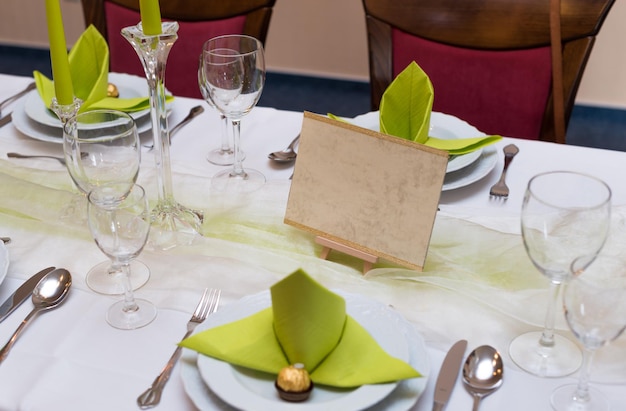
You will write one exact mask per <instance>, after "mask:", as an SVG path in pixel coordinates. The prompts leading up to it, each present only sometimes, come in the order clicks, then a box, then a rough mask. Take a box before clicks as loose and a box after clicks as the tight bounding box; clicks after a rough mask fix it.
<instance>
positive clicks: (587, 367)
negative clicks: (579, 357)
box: [574, 348, 594, 403]
mask: <svg viewBox="0 0 626 411" xmlns="http://www.w3.org/2000/svg"><path fill="white" fill-rule="evenodd" d="M593 353H594V351H592V350H589V349H588V348H585V349H584V350H583V365H582V366H581V368H580V378H579V379H578V386H577V387H576V393H574V401H575V402H577V403H587V402H589V375H590V374H591V363H592V362H593Z"/></svg>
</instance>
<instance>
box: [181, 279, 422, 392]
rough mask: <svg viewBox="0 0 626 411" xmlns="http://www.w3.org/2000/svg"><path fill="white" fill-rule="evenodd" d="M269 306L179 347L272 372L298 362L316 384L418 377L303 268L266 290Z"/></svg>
mask: <svg viewBox="0 0 626 411" xmlns="http://www.w3.org/2000/svg"><path fill="white" fill-rule="evenodd" d="M270 291H271V298H272V307H271V308H267V309H265V310H262V311H260V312H258V313H256V314H253V315H251V316H249V317H246V318H243V319H241V320H239V321H235V322H232V323H229V324H224V325H221V326H218V327H215V328H211V329H209V330H206V331H203V332H200V333H198V334H195V335H193V336H191V337H189V338H187V339H185V340H183V341H182V342H181V343H180V345H181V346H183V347H186V348H190V349H192V350H194V351H197V352H199V353H201V354H204V355H208V356H210V357H214V358H217V359H219V360H223V361H226V362H228V363H230V364H233V365H237V366H241V367H245V368H250V369H254V370H258V371H263V372H267V373H271V374H278V372H279V371H280V370H281V369H282V368H283V367H286V366H288V365H290V364H295V363H302V364H304V365H305V368H306V369H307V370H308V371H309V373H310V375H311V379H312V380H313V381H314V382H315V383H316V384H322V385H328V386H334V387H343V388H348V387H358V386H361V385H364V384H376V383H387V382H392V381H398V380H402V379H407V378H416V377H420V376H421V375H420V374H419V372H417V371H416V370H414V369H413V368H412V367H411V366H410V365H408V364H407V363H405V362H404V361H402V360H400V359H397V358H395V357H392V356H390V355H389V354H387V353H386V352H385V351H384V350H383V349H382V348H381V347H380V346H379V345H378V343H377V342H376V341H375V340H374V338H373V337H372V336H371V335H370V334H369V333H368V332H367V331H366V330H365V329H364V328H363V327H362V326H361V325H360V324H359V323H358V322H357V321H356V320H354V319H353V318H352V317H350V316H349V315H347V314H346V307H345V300H344V299H343V298H342V297H341V296H339V295H337V294H335V293H333V292H331V291H329V290H328V289H326V288H324V287H323V286H322V285H320V284H319V283H317V282H316V281H315V280H313V279H312V278H311V277H310V276H309V275H308V274H307V273H305V272H304V271H302V270H298V271H295V272H294V273H292V274H290V275H289V276H287V277H285V278H284V279H283V280H281V281H279V282H278V283H276V284H275V285H273V286H272V287H271V289H270Z"/></svg>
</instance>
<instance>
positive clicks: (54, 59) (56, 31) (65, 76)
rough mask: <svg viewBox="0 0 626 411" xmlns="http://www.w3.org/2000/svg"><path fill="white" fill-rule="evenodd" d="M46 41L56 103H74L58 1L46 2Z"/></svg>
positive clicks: (48, 0)
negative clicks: (47, 41) (48, 47)
mask: <svg viewBox="0 0 626 411" xmlns="http://www.w3.org/2000/svg"><path fill="white" fill-rule="evenodd" d="M46 19H47V22H48V40H49V42H50V62H51V64H52V78H53V80H54V92H55V94H56V98H57V103H58V104H60V105H63V106H66V105H69V104H72V103H73V102H74V87H73V86H72V75H71V74H70V63H69V61H68V59H67V45H66V43H65V31H64V30H63V18H62V16H61V5H60V4H59V0H46Z"/></svg>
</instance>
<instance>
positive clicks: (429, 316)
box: [0, 75, 626, 411]
mask: <svg viewBox="0 0 626 411" xmlns="http://www.w3.org/2000/svg"><path fill="white" fill-rule="evenodd" d="M29 81H30V80H29V79H27V78H22V77H14V76H7V75H0V100H2V99H3V98H5V97H7V96H9V95H11V94H13V93H15V92H17V91H19V90H20V89H21V88H23V87H24V86H26V84H27V83H28V82H29ZM197 104H204V105H205V108H206V112H205V113H204V114H203V115H201V116H200V117H199V118H198V119H196V120H194V121H193V122H192V123H190V124H189V125H187V126H186V127H185V128H183V129H182V130H181V131H180V132H179V133H178V134H177V135H176V136H175V137H174V138H173V140H172V148H171V156H172V170H173V180H174V191H175V196H176V198H177V199H178V200H179V201H180V202H181V203H183V204H185V205H189V206H193V207H198V208H202V209H204V210H205V212H206V214H207V216H206V217H207V222H206V223H205V224H206V227H207V230H208V235H206V236H205V237H202V238H199V239H197V241H195V242H194V243H193V244H192V245H189V246H184V247H177V248H175V249H172V250H169V251H166V252H157V251H153V250H146V251H145V252H144V253H142V255H141V256H140V259H141V260H142V261H144V262H145V263H146V264H148V265H149V266H150V269H151V274H152V276H151V279H150V281H149V283H148V284H147V285H146V286H145V287H143V288H141V289H140V290H138V291H137V296H141V297H144V298H147V299H150V300H151V301H153V302H154V303H155V304H156V305H157V306H158V308H159V313H158V316H157V319H156V320H155V321H154V322H153V323H152V324H150V325H149V326H147V327H145V328H142V329H139V330H134V331H120V330H116V329H113V328H111V327H109V326H108V325H107V324H106V322H105V320H104V312H105V310H106V309H107V307H108V306H109V305H110V304H111V303H112V302H114V301H115V300H116V299H117V297H110V296H103V295H97V294H95V293H93V292H92V291H90V290H89V289H88V288H87V287H86V285H85V283H84V275H85V273H86V272H87V271H88V270H89V268H91V267H92V266H93V265H95V264H96V263H99V262H100V261H102V260H104V256H103V254H102V253H101V252H100V251H99V250H98V249H97V247H96V246H95V244H94V243H93V240H92V239H91V237H90V235H89V232H88V230H87V228H86V226H85V225H84V224H81V223H80V222H77V221H75V222H61V221H55V218H54V215H55V214H54V213H55V212H56V210H54V209H51V208H49V207H47V206H43V205H42V204H45V203H46V201H48V200H50V203H51V204H56V203H59V202H63V201H67V200H68V199H69V198H71V197H72V194H71V182H70V180H69V176H68V175H67V171H65V170H64V169H63V168H62V167H61V166H60V165H59V164H56V163H55V162H53V161H50V160H16V159H6V153H7V152H9V151H17V152H21V153H29V154H35V153H37V154H54V155H61V146H60V145H59V144H54V143H48V142H41V141H37V140H34V139H32V138H30V137H28V136H25V135H23V134H21V133H19V132H18V131H17V130H16V129H15V127H14V126H13V125H12V124H9V125H7V126H5V127H3V128H0V144H1V147H2V149H1V150H0V175H2V176H3V182H4V183H3V184H4V185H5V186H4V187H3V188H0V235H1V236H10V237H11V238H12V239H13V241H12V243H11V244H9V245H8V246H7V248H8V250H9V253H10V266H9V270H8V273H7V276H6V278H5V279H4V281H3V282H2V283H1V284H0V301H4V299H5V298H6V297H7V296H8V295H10V293H11V292H13V291H14V290H15V289H16V288H17V287H18V286H19V285H20V284H21V283H22V282H23V281H24V280H25V279H26V278H28V277H29V276H30V275H32V274H34V273H35V272H37V271H39V270H40V269H41V268H43V267H46V266H58V267H65V268H67V269H69V270H70V272H71V273H72V275H73V278H74V285H73V287H72V291H71V294H70V297H69V298H68V300H67V301H66V302H65V303H64V304H63V305H62V306H61V307H60V308H59V309H57V310H54V311H51V312H49V313H46V314H43V315H41V317H39V318H37V319H36V320H35V321H34V322H33V323H32V324H31V325H30V326H29V328H28V329H27V330H26V331H25V333H24V334H23V335H22V336H21V338H20V339H19V341H18V342H17V344H16V345H15V347H14V348H13V350H12V351H11V353H10V355H9V357H8V358H7V359H6V360H5V361H4V362H3V363H2V364H0V410H11V411H14V410H64V411H66V410H87V409H88V410H107V411H108V410H134V409H137V406H136V404H135V400H136V397H137V396H138V395H139V394H140V393H141V392H142V391H144V390H145V389H146V388H147V387H148V386H149V384H150V383H151V382H152V380H153V379H154V377H155V376H156V375H157V374H158V373H159V371H160V369H161V367H162V366H163V365H164V364H165V362H166V361H167V359H168V358H169V356H170V354H171V352H172V350H173V349H174V348H175V344H176V343H177V342H178V341H179V340H180V338H181V337H182V335H183V334H184V331H185V324H186V322H187V320H188V319H189V316H190V313H191V312H192V311H193V308H194V307H195V305H196V303H197V300H198V298H199V296H200V294H201V291H202V289H203V288H204V287H219V288H221V289H222V290H223V299H222V307H227V306H228V304H230V303H232V302H233V301H236V300H238V299H240V298H241V297H243V296H246V295H250V294H255V293H257V292H260V291H263V290H266V289H267V288H268V287H269V286H270V285H272V284H273V283H274V282H276V281H277V280H279V279H280V278H282V277H284V276H285V275H287V274H289V273H290V272H291V271H293V270H294V269H296V268H298V267H303V268H305V269H306V270H307V271H308V272H310V273H312V274H313V275H314V276H315V278H316V279H318V280H319V281H320V282H322V283H323V284H324V285H326V286H328V287H331V288H338V289H343V290H345V291H347V292H351V293H360V294H363V295H366V296H368V297H370V298H373V299H376V300H379V301H382V302H384V303H386V304H389V305H392V306H393V307H394V308H395V309H396V310H398V311H399V312H401V313H402V315H403V316H405V317H406V318H407V319H408V320H409V321H411V322H412V323H413V324H414V325H415V326H416V327H417V329H418V331H419V332H420V333H421V334H422V336H423V337H424V339H425V340H426V343H427V346H428V354H429V358H430V364H431V367H430V370H429V382H428V387H427V388H426V391H425V392H424V394H423V395H422V396H421V397H420V399H419V401H418V402H417V404H416V405H415V407H414V408H413V409H414V410H419V411H424V410H430V409H431V407H432V397H433V390H434V382H435V380H436V376H437V374H438V372H439V366H440V365H441V362H442V360H443V357H444V355H445V351H446V350H447V349H448V348H449V347H450V346H451V345H452V343H454V342H455V341H456V340H458V339H467V340H468V342H469V346H468V347H469V348H468V353H469V349H471V348H473V347H476V346H478V345H482V344H492V345H494V346H495V347H496V348H498V349H499V350H500V351H501V352H502V354H503V355H504V359H505V366H506V370H505V383H504V385H503V386H502V388H501V389H500V390H499V391H497V392H496V393H495V394H493V395H491V396H489V397H487V398H486V399H485V400H484V403H483V405H482V408H481V409H483V410H485V411H489V410H548V409H550V406H549V397H550V393H551V391H552V390H553V389H554V388H555V387H558V386H560V385H562V384H563V383H566V382H574V381H576V375H574V376H571V377H567V378H562V379H542V378H538V377H534V376H531V375H529V374H527V373H525V372H522V371H520V370H519V369H517V367H516V366H515V365H514V364H513V362H512V361H511V360H510V359H509V358H508V354H507V346H508V342H509V341H510V340H511V339H512V338H513V337H514V336H516V335H518V334H520V333H522V332H525V331H528V330H531V329H537V328H538V327H540V326H541V323H542V320H543V317H542V313H543V312H544V311H545V298H547V294H546V292H545V291H546V287H547V280H546V279H544V278H542V277H541V275H540V274H539V273H538V272H537V271H536V270H534V269H533V268H532V265H531V264H530V262H528V261H527V260H526V259H520V261H521V263H520V262H510V261H501V260H499V259H498V256H499V255H507V254H506V251H503V250H501V249H499V248H498V246H502V244H491V243H489V241H488V240H489V235H491V234H489V233H492V232H494V233H496V234H495V235H498V236H499V237H498V238H500V239H501V238H504V239H505V240H506V241H507V242H508V244H514V245H515V247H516V248H518V250H517V251H516V253H515V254H514V255H517V256H519V255H520V251H519V250H521V249H522V248H521V247H522V245H521V238H519V234H518V232H519V228H518V219H519V211H520V206H521V201H522V196H523V192H524V187H525V185H526V183H527V181H528V180H529V178H530V177H531V176H533V175H535V174H537V173H538V172H541V171H547V170H554V169H570V170H579V171H584V172H587V173H589V174H593V175H596V176H598V177H600V178H602V179H604V180H605V181H606V182H607V183H608V184H609V185H610V186H611V187H612V189H613V196H614V197H613V199H614V201H613V202H614V204H615V209H616V212H615V217H614V218H615V219H616V224H617V225H616V227H615V230H614V231H615V233H614V234H613V235H614V236H619V233H620V231H621V230H620V228H623V227H622V225H621V221H622V219H621V216H622V214H623V213H622V210H621V208H622V206H623V205H624V204H626V189H625V188H624V187H623V183H622V180H623V177H622V173H621V171H622V170H623V167H624V161H625V160H626V154H625V153H622V152H613V151H607V150H595V149H589V148H580V147H573V146H564V145H556V144H550V143H542V142H536V141H524V140H513V139H508V138H505V139H504V140H503V141H502V142H500V143H498V145H497V147H498V151H500V149H501V147H503V146H504V145H505V144H507V143H510V142H513V141H514V142H515V144H517V145H518V146H519V148H520V153H519V154H518V156H517V157H516V158H515V160H514V161H513V163H512V165H511V167H510V169H509V174H508V180H507V181H508V184H509V186H510V187H511V195H510V197H509V199H508V200H506V201H494V200H492V199H490V198H489V196H488V190H489V187H490V186H491V185H492V184H493V183H494V182H495V181H497V179H498V177H499V173H500V170H501V168H502V158H501V156H500V158H499V159H498V164H497V165H496V167H495V168H494V169H493V170H492V171H491V172H490V173H489V175H487V176H486V177H485V178H484V179H482V180H480V181H478V182H476V183H474V184H472V185H470V186H467V187H465V188H460V189H457V190H453V191H448V192H444V193H443V194H442V196H441V201H440V209H441V211H440V213H439V216H438V222H437V224H436V230H435V232H434V235H433V240H432V243H433V251H432V256H431V254H429V257H428V259H427V266H426V268H425V270H424V272H423V273H415V272H410V271H408V270H397V269H395V268H393V267H389V266H381V267H379V268H378V269H376V270H374V271H372V272H371V273H370V274H368V275H367V276H362V275H361V273H360V265H359V264H358V261H355V260H354V259H350V258H345V257H343V256H337V255H334V257H333V258H331V261H322V260H319V258H317V255H318V252H319V249H320V248H319V246H317V245H315V244H314V241H313V238H312V237H311V236H310V235H309V234H307V233H302V232H298V231H297V230H295V229H293V228H292V227H289V226H285V225H284V224H282V215H283V213H284V208H285V205H286V199H287V195H288V192H289V184H290V182H289V180H288V177H289V176H290V175H291V173H292V171H293V166H292V165H276V164H273V163H271V162H270V160H268V159H267V153H268V152H270V151H274V150H277V149H281V148H284V147H285V146H286V145H287V144H288V143H289V142H290V141H291V139H292V138H293V137H295V136H296V135H297V134H298V132H299V130H300V127H301V123H302V113H296V112H287V111H279V110H275V109H271V108H262V107H257V108H255V109H254V110H252V112H251V113H250V114H249V115H248V116H247V117H245V118H244V119H243V122H242V147H243V150H244V151H245V153H246V159H245V163H244V165H245V166H246V167H251V168H255V169H257V170H260V171H261V172H263V173H264V174H265V175H266V176H267V177H268V183H267V184H266V185H265V187H264V188H262V189H261V190H259V191H258V192H257V193H255V194H254V195H253V196H252V197H251V198H248V199H245V200H242V199H241V198H234V197H230V196H228V195H217V194H216V193H214V192H212V190H211V187H210V177H211V176H212V175H213V174H215V173H216V172H217V171H219V170H221V169H222V167H217V166H213V165H211V164H209V163H208V162H207V161H206V160H205V156H206V154H207V152H208V151H209V149H211V148H214V147H217V146H218V144H219V130H220V128H219V120H218V115H217V114H216V113H215V112H214V111H212V110H211V109H209V107H208V106H207V105H206V104H205V103H204V102H200V101H197V100H192V99H184V98H178V99H176V101H175V103H174V105H173V113H172V115H171V117H170V124H174V123H176V122H178V121H179V120H180V119H182V118H183V117H184V116H185V115H186V114H187V112H188V110H189V109H190V108H191V107H192V106H194V105H197ZM10 109H11V108H10V107H9V108H8V109H7V110H5V111H4V112H7V111H8V110H10ZM4 112H3V114H4ZM147 137H149V136H147ZM152 161H153V159H152V154H151V153H148V152H146V153H144V158H143V165H142V170H141V173H140V177H139V182H140V183H142V184H144V185H146V187H147V188H148V189H149V191H151V192H152V193H154V190H155V187H154V171H153V167H152ZM41 170H46V172H45V173H42V172H41ZM23 181H27V182H25V183H24V182H23ZM27 196H32V199H33V202H32V204H33V209H32V210H31V209H28V210H23V211H24V214H26V215H29V216H31V217H32V216H33V215H35V216H37V218H40V219H41V220H40V221H37V220H33V219H32V218H25V216H24V215H20V214H19V213H17V212H16V210H15V204H16V202H18V203H19V202H20V201H21V203H20V204H25V201H26V200H27V199H30V198H31V197H27ZM15 197H20V198H17V199H16V198H15ZM50 197H54V201H52V200H51V199H50ZM57 197H58V198H57ZM459 223H461V224H463V225H459ZM450 225H453V226H454V227H456V228H457V230H458V231H457V232H456V233H455V235H456V237H455V238H454V239H452V238H450V237H447V235H448V234H450V232H451V231H450ZM463 227H467V229H468V230H470V231H468V233H475V232H480V233H481V237H480V238H481V241H479V242H477V244H475V245H474V246H475V247H476V250H475V251H477V253H474V254H475V255H473V259H471V258H470V257H468V258H470V260H471V261H472V263H475V262H476V261H478V260H481V261H483V262H481V263H480V264H484V265H483V266H480V267H484V268H485V270H486V271H490V270H493V271H492V272H485V273H484V274H485V276H486V278H487V279H486V278H478V277H477V280H476V284H477V286H476V287H473V288H472V287H469V288H465V287H459V286H458V284H459V282H460V281H465V283H464V284H472V282H468V278H463V276H464V275H465V273H463V272H457V271H458V270H459V269H460V268H459V267H453V266H446V264H444V263H442V262H441V255H443V254H442V253H445V251H442V250H443V249H444V248H445V247H444V245H445V243H446V241H452V240H455V241H456V242H457V243H458V242H462V241H464V240H467V242H468V243H467V244H469V243H470V242H471V241H472V239H471V238H464V237H463V230H462V228H463ZM488 229H489V230H488ZM481 230H484V231H481ZM494 230H495V231H494ZM446 233H448V234H446ZM507 233H510V234H507ZM611 244H613V245H611ZM457 245H458V244H457ZM619 245H621V241H620V238H617V240H616V241H615V242H614V243H609V245H607V246H608V247H611V246H613V247H618V246H619ZM500 248H501V247H500ZM499 253H503V254H499ZM474 260H476V261H474ZM490 260H493V261H490ZM429 261H431V262H432V265H431V266H429V264H428V263H429ZM485 261H486V262H485ZM507 264H511V267H510V270H511V271H514V270H515V269H518V270H521V272H522V275H520V276H519V277H520V278H518V280H519V283H520V284H522V283H523V286H520V290H521V292H518V291H517V290H516V284H508V285H507V284H502V283H501V281H502V280H501V278H503V277H501V276H499V275H495V274H494V272H496V271H497V269H498V267H502V266H506V265H507ZM516 265H517V266H520V265H521V268H519V267H517V268H515V266H516ZM473 274H474V275H476V273H475V272H474V273H473ZM505 278H507V281H511V280H515V277H510V276H509V277H505ZM469 280H471V278H470V279H469ZM492 291H498V292H492ZM499 291H501V292H502V294H500V292H499ZM485 295H492V296H493V299H489V300H487V299H485V298H484V297H485ZM508 296H514V297H515V302H512V301H509V300H508V299H507V298H508ZM544 297H545V298H544ZM516 304H517V305H516ZM31 307H32V306H31V304H30V302H26V303H25V304H23V305H22V306H21V307H20V308H19V309H18V310H17V311H16V312H15V313H13V314H12V315H11V316H10V317H9V318H7V319H6V320H5V321H3V322H2V323H0V342H1V343H0V344H3V343H4V341H6V340H7V339H8V338H9V336H10V335H11V333H12V332H13V331H14V330H15V328H16V327H17V326H18V324H19V323H20V321H22V319H23V318H24V317H25V316H26V314H27V313H28V311H29V310H30V309H31ZM557 324H558V325H559V328H560V331H559V332H561V333H563V334H564V335H569V332H568V331H567V329H566V327H564V325H563V321H562V318H561V319H560V320H559V321H557ZM598 354H599V355H598V356H597V360H596V363H595V364H594V370H595V372H594V374H593V375H592V380H593V385H594V386H595V387H596V388H598V389H600V390H601V391H602V392H604V393H605V394H606V395H607V396H608V397H609V398H610V401H611V404H612V407H613V409H615V410H621V409H626V396H624V388H625V387H626V366H625V364H626V343H625V342H624V337H622V338H620V339H619V340H618V341H616V342H615V343H614V344H613V345H612V346H609V347H607V348H605V349H603V350H602V351H601V352H600V353H598ZM177 370H178V367H177V369H175V371H174V376H173V377H172V379H171V381H170V382H169V384H168V385H167V388H166V390H165V393H164V396H163V399H162V403H161V405H160V406H159V407H158V408H157V409H162V410H192V409H195V407H194V405H193V403H192V402H191V400H190V399H189V398H188V396H187V394H186V392H185V390H184V387H183V383H182V380H181V378H180V375H179V373H178V372H177ZM470 407H471V397H470V395H468V394H467V392H465V390H464V388H463V387H462V384H461V382H460V378H459V380H458V382H457V387H456V389H455V391H454V393H453V396H452V399H451V400H450V403H449V404H448V408H447V409H449V410H462V409H470Z"/></svg>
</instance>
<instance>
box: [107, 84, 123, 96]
mask: <svg viewBox="0 0 626 411" xmlns="http://www.w3.org/2000/svg"><path fill="white" fill-rule="evenodd" d="M119 96H120V92H119V91H118V89H117V86H116V85H115V84H113V83H109V85H108V86H107V97H119Z"/></svg>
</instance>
